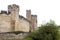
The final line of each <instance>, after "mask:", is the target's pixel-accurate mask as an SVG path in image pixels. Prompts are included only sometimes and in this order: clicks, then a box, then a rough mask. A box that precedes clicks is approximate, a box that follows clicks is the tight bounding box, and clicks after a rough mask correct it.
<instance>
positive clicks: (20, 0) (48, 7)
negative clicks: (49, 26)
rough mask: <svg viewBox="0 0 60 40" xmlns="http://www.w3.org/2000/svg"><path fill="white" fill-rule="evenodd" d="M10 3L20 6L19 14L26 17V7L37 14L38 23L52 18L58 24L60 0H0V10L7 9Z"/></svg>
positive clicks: (59, 23) (59, 21)
mask: <svg viewBox="0 0 60 40" xmlns="http://www.w3.org/2000/svg"><path fill="white" fill-rule="evenodd" d="M10 4H17V5H19V6H20V15H23V16H24V17H26V9H31V11H32V14H34V15H35V14H36V15H37V16H38V25H39V24H42V23H46V22H48V21H49V20H50V19H51V20H54V21H55V22H56V23H57V24H58V25H60V0H0V10H7V6H8V5H10Z"/></svg>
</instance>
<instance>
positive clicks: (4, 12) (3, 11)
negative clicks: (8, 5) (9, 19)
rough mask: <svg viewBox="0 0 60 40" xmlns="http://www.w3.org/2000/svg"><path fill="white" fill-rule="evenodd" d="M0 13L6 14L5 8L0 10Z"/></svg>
mask: <svg viewBox="0 0 60 40" xmlns="http://www.w3.org/2000/svg"><path fill="white" fill-rule="evenodd" d="M0 14H8V13H7V11H5V10H1V12H0Z"/></svg>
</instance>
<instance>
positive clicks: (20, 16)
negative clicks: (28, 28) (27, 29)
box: [19, 15, 30, 22]
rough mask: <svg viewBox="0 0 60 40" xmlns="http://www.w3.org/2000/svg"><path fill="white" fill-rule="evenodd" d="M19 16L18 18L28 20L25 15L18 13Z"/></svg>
mask: <svg viewBox="0 0 60 40" xmlns="http://www.w3.org/2000/svg"><path fill="white" fill-rule="evenodd" d="M19 18H20V19H24V20H26V21H28V22H30V21H29V20H28V19H26V18H25V17H23V16H22V15H19Z"/></svg>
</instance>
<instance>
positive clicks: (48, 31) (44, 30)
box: [30, 21, 59, 40]
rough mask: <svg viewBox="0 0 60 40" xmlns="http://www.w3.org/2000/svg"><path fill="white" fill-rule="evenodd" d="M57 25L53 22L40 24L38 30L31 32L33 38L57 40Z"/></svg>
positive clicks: (35, 39) (36, 39) (37, 39)
mask: <svg viewBox="0 0 60 40" xmlns="http://www.w3.org/2000/svg"><path fill="white" fill-rule="evenodd" d="M58 30H59V29H58V26H57V25H56V24H55V23H54V22H53V21H50V23H47V24H45V25H41V27H40V28H39V30H38V31H36V32H33V33H32V34H31V36H30V37H31V38H33V39H34V40H59V31H58Z"/></svg>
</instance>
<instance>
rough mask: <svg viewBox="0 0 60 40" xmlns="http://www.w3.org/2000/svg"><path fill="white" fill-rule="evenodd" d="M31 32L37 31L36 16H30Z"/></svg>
mask: <svg viewBox="0 0 60 40" xmlns="http://www.w3.org/2000/svg"><path fill="white" fill-rule="evenodd" d="M31 22H32V31H35V30H37V15H31Z"/></svg>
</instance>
